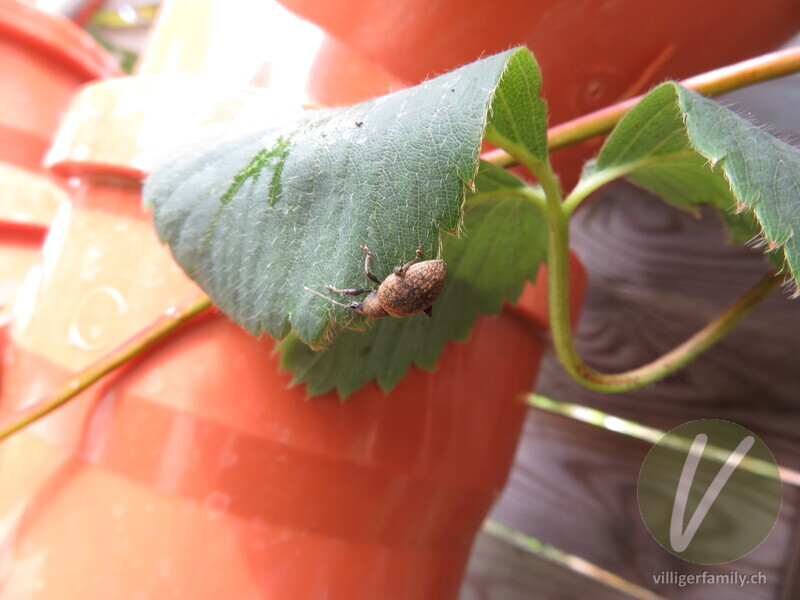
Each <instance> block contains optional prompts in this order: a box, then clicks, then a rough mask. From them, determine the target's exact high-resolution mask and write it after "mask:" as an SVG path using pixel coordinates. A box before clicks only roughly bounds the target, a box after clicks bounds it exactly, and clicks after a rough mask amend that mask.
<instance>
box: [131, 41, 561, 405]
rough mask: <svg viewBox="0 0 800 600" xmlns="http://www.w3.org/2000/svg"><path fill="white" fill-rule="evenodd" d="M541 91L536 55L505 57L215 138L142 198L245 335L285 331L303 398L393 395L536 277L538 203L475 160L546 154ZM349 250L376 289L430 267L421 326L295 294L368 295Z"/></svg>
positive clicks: (166, 168)
mask: <svg viewBox="0 0 800 600" xmlns="http://www.w3.org/2000/svg"><path fill="white" fill-rule="evenodd" d="M540 84H541V78H540V75H539V71H538V67H537V66H536V62H535V60H534V59H533V56H532V55H531V54H530V53H529V52H528V51H527V50H524V49H516V50H510V51H508V52H505V53H502V54H498V55H496V56H492V57H489V58H487V59H484V60H481V61H478V62H476V63H473V64H471V65H467V66H465V67H462V68H461V69H458V70H456V71H453V72H452V73H448V74H446V75H443V76H441V77H437V78H436V79H432V80H430V81H428V82H425V83H423V84H421V85H419V86H417V87H415V88H410V89H407V90H403V91H401V92H398V93H395V94H392V95H389V96H386V97H383V98H378V99H375V100H372V101H369V102H365V103H362V104H359V105H357V106H354V107H350V108H345V109H337V110H330V111H317V112H313V113H308V114H306V115H305V116H304V117H303V118H301V119H299V120H296V121H294V122H291V123H267V124H264V123H257V124H254V123H244V124H239V125H237V126H230V125H228V126H225V127H222V128H218V129H216V130H214V131H211V132H209V133H208V134H207V135H206V136H205V137H204V138H201V139H200V140H196V141H193V142H192V143H191V144H186V145H184V146H183V147H182V148H179V149H178V150H177V151H176V152H175V153H174V154H173V156H172V157H171V158H169V159H167V160H166V161H164V163H163V164H162V165H161V166H160V167H159V168H158V169H156V170H155V171H154V173H153V174H152V175H151V176H150V177H149V178H148V180H147V182H146V185H145V190H144V196H145V202H146V204H148V205H150V206H152V207H153V217H154V220H155V223H156V228H157V230H158V233H159V235H160V237H161V239H162V240H164V241H166V242H167V243H168V244H169V245H170V248H171V250H172V253H173V255H174V256H175V258H176V260H177V261H178V263H179V264H180V265H181V267H183V269H184V270H185V271H186V272H187V273H188V274H189V276H190V277H192V278H193V279H194V280H195V281H197V282H198V283H199V284H200V286H201V287H202V288H203V289H204V290H205V291H206V292H207V293H208V294H209V296H210V297H211V299H212V300H213V301H214V303H215V304H216V305H217V306H218V307H219V308H221V309H222V310H223V311H224V312H225V313H226V314H228V315H229V316H230V317H231V318H233V319H234V320H235V321H236V322H238V323H239V324H241V325H243V326H244V327H245V328H247V329H248V330H249V331H250V332H251V333H253V334H256V335H257V334H260V333H262V332H264V331H266V332H267V333H269V334H270V335H271V336H273V337H275V338H278V339H282V338H284V337H286V336H287V335H288V334H290V333H291V335H289V337H288V338H287V339H286V340H285V342H284V343H283V344H282V345H281V348H282V350H283V352H284V357H283V364H284V365H286V366H288V367H290V368H293V369H295V371H296V372H295V381H305V382H308V384H309V388H308V389H309V391H310V393H312V394H315V393H321V392H324V391H326V390H329V389H332V388H336V389H338V390H339V391H340V393H341V394H342V395H347V394H349V393H351V392H352V391H354V390H355V389H357V388H358V387H360V386H361V385H363V384H364V383H365V382H366V381H368V380H370V379H377V381H378V383H379V384H380V385H381V387H382V388H384V389H386V390H388V389H390V388H391V387H392V386H393V385H395V384H396V383H397V382H398V381H399V380H400V378H402V376H403V375H404V373H405V372H406V370H407V369H408V367H409V366H410V365H411V364H412V363H416V364H418V365H420V366H421V367H423V368H428V369H430V368H433V367H434V365H435V363H436V360H437V358H438V356H439V354H440V353H441V350H442V349H443V347H444V345H445V342H446V341H447V339H456V340H464V339H466V338H467V337H468V335H469V330H470V328H471V326H472V323H473V322H474V320H475V318H476V316H477V314H478V313H479V312H482V313H486V314H495V313H497V312H498V311H499V310H500V309H501V307H502V305H503V302H504V301H505V300H511V301H514V300H516V299H517V298H518V297H519V294H520V292H521V289H522V286H523V284H524V282H525V280H526V279H530V280H532V279H533V278H535V275H536V271H537V269H538V265H539V263H540V262H541V260H542V257H543V255H544V242H545V240H544V235H545V234H544V226H543V222H542V220H541V216H540V215H539V214H538V213H537V208H536V204H535V202H532V201H531V199H530V195H529V196H528V197H527V198H525V199H523V195H521V193H520V188H522V187H523V186H524V184H523V183H522V182H521V181H520V180H519V179H517V178H516V177H514V176H513V175H511V174H509V173H506V172H505V171H503V170H502V169H499V168H497V167H493V166H492V165H488V164H482V165H481V166H480V172H479V161H478V156H479V153H480V150H481V143H482V140H483V136H484V133H485V131H486V130H487V129H491V130H492V131H493V132H494V133H495V135H498V136H502V137H504V139H505V138H506V137H507V138H508V139H510V140H512V142H513V144H514V145H515V148H520V149H522V151H524V152H526V153H528V154H529V155H530V156H535V157H540V158H546V156H547V145H546V121H545V116H546V111H545V106H544V102H543V101H542V100H541V99H540V98H539V97H538V93H539V87H540ZM476 190H477V191H476ZM529 191H530V190H529ZM532 193H533V195H535V191H533V192H532ZM467 197H469V199H470V200H469V202H470V204H469V207H468V208H467V209H466V211H465V210H464V203H465V200H466V199H467ZM453 232H458V234H459V235H460V236H461V237H456V236H454V235H453ZM361 245H367V246H369V247H370V249H371V250H372V251H373V254H374V259H373V271H374V272H375V274H376V275H377V276H378V277H379V278H383V277H385V276H386V275H388V274H389V273H391V271H392V268H393V267H394V266H395V265H400V264H403V263H405V262H406V261H408V260H409V259H410V258H411V257H413V254H414V251H415V250H416V249H417V248H419V247H422V248H423V252H424V258H434V257H435V256H436V255H437V254H441V256H442V258H444V260H445V261H446V262H447V263H448V278H447V283H446V286H445V289H444V291H443V293H442V296H441V297H440V299H439V300H438V302H437V303H436V304H435V306H434V317H433V319H430V320H429V319H426V318H425V317H424V316H422V315H417V316H415V317H411V318H406V319H393V318H386V319H382V320H380V321H376V322H374V323H369V322H368V320H367V319H366V318H364V317H361V316H357V315H354V314H353V313H352V312H351V311H349V310H348V309H346V308H342V307H339V306H335V305H333V304H331V303H328V302H326V301H325V300H323V299H322V298H320V297H319V296H316V295H314V294H311V293H308V292H307V291H305V290H304V288H306V287H308V288H310V289H313V290H317V291H325V293H326V295H329V297H333V296H334V294H328V292H327V291H326V290H325V286H326V285H327V284H331V285H335V286H336V287H340V288H348V287H350V288H362V287H374V286H373V285H372V284H368V283H369V282H367V281H366V279H365V277H364V274H363V254H362V252H361V250H360V249H359V247H360V246H361ZM336 299H337V300H340V299H341V298H336ZM343 328H348V329H352V330H359V329H364V328H366V331H365V332H363V333H362V332H356V331H344V332H342V329H343ZM337 334H340V335H338V337H337ZM309 346H312V347H317V348H319V347H326V346H329V349H328V350H327V351H324V352H320V351H316V350H312V348H310V347H309Z"/></svg>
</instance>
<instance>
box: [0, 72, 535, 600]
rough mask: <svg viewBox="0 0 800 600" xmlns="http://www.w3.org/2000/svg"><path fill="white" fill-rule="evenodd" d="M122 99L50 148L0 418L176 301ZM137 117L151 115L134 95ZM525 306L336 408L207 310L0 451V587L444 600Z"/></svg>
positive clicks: (502, 472)
mask: <svg viewBox="0 0 800 600" xmlns="http://www.w3.org/2000/svg"><path fill="white" fill-rule="evenodd" d="M137 79H140V78H137ZM145 80H146V78H145ZM130 81H132V80H128V82H125V81H121V82H105V83H102V84H97V85H95V86H92V87H91V88H87V89H86V90H84V92H83V93H82V94H81V95H80V96H79V97H78V99H77V100H76V107H75V108H74V110H73V111H72V112H71V114H72V115H75V116H76V119H77V122H73V121H72V119H70V118H68V119H67V121H66V122H65V126H64V129H62V134H63V136H62V137H63V139H60V140H59V142H58V143H57V144H56V146H55V150H54V154H53V155H52V160H53V162H54V168H55V169H57V170H59V171H60V172H64V173H68V174H69V175H71V176H72V177H73V178H74V180H75V181H76V185H77V187H76V190H75V194H74V197H73V199H72V201H71V203H70V204H69V205H67V206H68V208H66V209H64V210H62V211H60V212H59V216H58V218H57V219H56V221H55V222H54V224H53V227H52V229H51V231H50V233H49V238H48V243H47V244H46V245H45V254H44V263H43V267H44V268H43V269H41V271H40V273H41V278H40V279H39V281H38V282H35V283H32V284H31V290H30V291H29V294H30V298H31V299H32V308H31V310H30V311H28V312H26V313H24V314H15V322H14V324H13V327H12V331H11V336H12V338H13V342H14V343H13V344H12V345H11V346H12V350H11V352H10V356H9V360H8V361H7V365H6V366H7V372H6V377H5V380H4V382H3V397H2V400H1V402H2V403H3V404H4V406H5V409H7V410H13V409H15V408H19V407H21V406H24V405H27V404H29V403H31V402H34V401H36V400H37V399H38V398H39V397H41V395H42V394H43V393H45V392H46V391H48V390H50V389H52V388H53V387H55V386H56V385H57V384H59V383H60V382H62V381H63V380H64V379H65V378H66V377H68V376H69V375H71V374H72V373H74V372H76V371H77V370H78V369H80V368H81V367H82V366H84V365H86V364H87V363H89V362H90V361H91V360H93V359H94V358H96V357H97V356H98V355H100V354H101V353H103V352H104V351H105V350H107V349H109V348H110V347H112V346H114V345H115V344H118V343H119V342H121V341H122V340H124V339H125V338H126V337H127V336H129V335H130V334H132V333H133V332H135V331H137V330H138V329H140V328H141V327H143V326H144V325H146V324H147V323H148V322H149V321H150V320H152V319H153V318H155V317H156V316H158V315H159V314H161V313H163V312H164V311H165V310H166V309H168V307H170V306H172V305H174V304H175V303H177V302H179V301H181V300H182V299H185V298H187V297H190V296H192V295H193V294H194V293H195V292H196V288H195V286H194V284H193V283H192V282H190V281H189V280H188V279H187V278H186V277H185V276H184V275H183V273H182V272H181V271H180V269H179V268H178V267H177V266H176V265H175V263H174V262H173V261H172V258H171V257H170V255H169V252H168V250H167V249H166V248H165V247H164V246H162V245H161V244H160V243H159V242H158V240H157V239H156V236H155V233H154V231H153V227H152V225H151V223H150V219H149V215H148V214H147V213H146V212H145V211H144V210H143V209H142V208H141V205H140V197H139V193H140V182H141V178H140V177H139V176H138V175H137V174H138V168H137V166H136V161H135V160H134V159H133V158H131V159H130V160H127V159H126V160H123V159H122V158H120V157H119V156H117V157H116V158H115V157H114V155H113V153H114V152H118V151H119V149H120V148H125V147H129V146H131V145H132V140H131V138H130V136H132V135H134V134H136V135H135V136H134V137H135V138H136V139H144V138H147V137H148V136H147V132H146V130H145V128H143V126H141V124H140V125H138V126H133V124H134V123H135V119H133V120H132V121H130V122H129V123H128V122H127V121H126V116H125V115H124V114H122V113H123V112H124V111H121V110H120V106H122V104H121V103H122V102H123V101H122V100H121V99H124V106H125V107H127V109H130V107H131V106H132V104H136V103H137V99H136V98H135V96H132V95H131V89H128V87H127V86H128V85H129V83H130ZM131 85H133V86H134V87H135V86H136V85H138V84H136V83H135V82H134V83H133V84H131ZM180 87H181V88H186V87H187V86H186V85H182V86H180ZM173 92H175V90H172V91H168V92H165V93H164V97H174V95H175V93H177V92H175V93H173ZM190 96H191V97H194V98H202V97H204V96H203V95H198V94H195V93H192V94H190ZM139 100H140V101H141V102H142V103H143V104H155V105H158V104H159V102H158V101H157V99H156V100H154V97H153V92H152V90H150V92H149V93H148V94H147V95H146V97H143V98H140V99H139ZM88 107H91V108H92V109H91V110H88V109H87V108H88ZM126 123H127V125H126ZM87 131H88V133H87ZM92 132H94V133H93V134H92ZM114 132H116V136H118V139H111V140H110V139H109V138H114V137H115V136H114ZM126 132H127V133H126ZM86 149H88V152H87V151H86ZM133 155H136V153H135V152H134V153H133ZM133 155H132V156H133ZM136 156H138V155H136ZM528 293H529V294H532V297H537V298H541V295H542V294H543V289H542V287H541V286H540V287H538V288H536V291H531V292H528ZM525 306H527V307H528V308H518V309H514V308H508V309H507V310H505V311H504V312H503V314H501V315H500V316H498V317H493V318H481V319H479V320H478V322H477V324H476V326H475V328H474V330H473V333H472V337H471V339H470V341H469V342H468V343H464V344H457V343H449V344H448V345H447V348H446V350H445V353H444V354H443V356H442V358H441V360H440V361H439V363H438V365H437V368H436V370H435V371H432V372H426V371H422V370H419V369H412V371H411V372H410V373H409V374H408V376H407V377H406V378H405V379H404V380H403V381H402V382H401V384H400V385H399V386H398V387H397V388H396V389H395V390H394V391H393V392H392V393H390V394H388V395H384V394H383V393H382V392H380V391H379V389H378V388H377V387H376V386H374V385H368V386H366V387H365V388H363V389H362V390H360V391H359V392H357V393H356V394H355V395H354V396H353V397H352V398H350V399H349V400H348V401H347V402H345V403H342V402H341V401H340V400H339V399H338V397H336V396H334V395H327V396H323V397H320V398H314V399H310V400H309V399H307V398H306V396H305V391H304V388H303V387H302V386H299V387H290V385H289V383H290V374H289V373H287V372H281V371H279V369H278V357H277V356H276V355H275V353H274V343H273V341H272V340H270V339H268V338H262V339H254V338H252V337H250V336H249V335H248V334H246V333H245V332H244V331H243V330H241V329H240V328H239V327H238V326H236V325H235V324H233V323H231V322H230V321H229V320H228V319H226V318H225V317H224V316H222V315H220V314H216V313H215V314H210V315H206V316H203V317H201V318H198V319H196V320H195V321H194V322H191V323H189V324H187V325H186V326H184V327H183V329H182V330H180V331H179V332H178V333H177V334H175V335H173V336H172V337H170V338H169V339H168V340H166V341H165V342H162V343H161V344H160V345H159V346H157V347H156V348H155V349H153V350H151V351H150V352H149V353H147V354H146V355H145V356H144V357H142V358H141V359H139V360H137V361H135V362H134V363H133V364H131V365H129V366H128V367H127V368H125V369H124V370H123V371H121V372H119V373H118V374H116V375H113V376H111V377H109V378H108V379H107V380H105V381H103V382H101V383H100V384H99V385H97V386H96V387H95V388H93V389H90V390H89V391H88V392H86V393H84V394H82V395H81V396H80V398H79V399H77V400H76V401H75V402H74V403H73V404H71V405H69V406H68V407H66V408H64V409H62V410H60V411H59V412H58V413H56V414H54V415H52V416H50V417H48V418H47V419H45V420H44V421H42V422H41V423H39V424H37V425H36V426H34V427H33V428H31V429H29V430H27V431H25V432H23V433H21V434H19V435H17V436H16V437H14V438H13V439H12V440H10V441H9V442H7V443H6V444H4V445H3V446H0V522H2V523H3V524H4V528H3V535H4V536H5V539H4V561H3V562H2V564H0V589H2V590H3V591H4V592H5V593H6V594H7V596H8V597H9V598H26V599H44V598H58V599H59V600H65V599H66V600H69V599H71V598H74V599H79V598H80V599H84V598H142V599H159V600H161V599H163V598H169V597H172V598H191V599H192V600H202V599H209V600H211V599H214V600H216V599H218V598H222V597H232V598H237V599H256V598H258V599H262V598H287V599H289V598H291V599H293V600H302V599H309V600H311V599H314V600H316V599H318V598H323V597H324V598H329V599H332V600H345V599H346V600H358V599H365V600H366V599H370V600H373V599H375V598H393V599H398V600H403V599H408V600H411V599H414V600H425V599H431V600H433V599H436V600H442V599H447V598H454V597H455V596H456V594H457V592H458V589H459V585H460V580H461V575H462V572H463V569H464V565H465V562H466V558H467V555H468V552H469V550H470V545H471V542H472V539H473V536H474V535H475V533H476V531H477V529H478V527H479V526H480V523H481V521H482V519H483V518H484V516H485V515H486V513H487V511H488V510H489V508H490V506H491V504H492V502H493V500H494V499H495V498H496V496H497V495H498V493H499V491H500V489H501V488H502V486H503V484H504V482H505V479H506V476H507V473H508V470H509V468H510V465H511V461H512V457H513V454H514V449H515V446H516V441H517V438H518V435H519V432H520V428H521V425H522V421H523V418H524V415H525V405H524V404H523V403H522V402H521V400H520V398H521V396H522V394H524V393H526V392H528V391H529V390H530V389H531V388H532V385H533V382H534V379H535V374H536V370H537V366H538V363H539V360H540V358H541V354H542V347H543V344H544V338H545V335H544V333H545V326H544V320H545V316H544V315H543V313H542V310H541V303H539V304H537V302H536V301H534V300H530V301H529V302H528V303H527V304H526V305H525Z"/></svg>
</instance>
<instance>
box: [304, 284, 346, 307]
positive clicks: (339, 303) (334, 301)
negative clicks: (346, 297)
mask: <svg viewBox="0 0 800 600" xmlns="http://www.w3.org/2000/svg"><path fill="white" fill-rule="evenodd" d="M303 289H304V290H305V291H307V292H311V293H312V294H316V295H317V296H319V297H320V298H325V300H327V301H328V302H330V303H331V304H338V305H339V306H344V307H345V308H350V307H349V306H347V304H342V303H341V302H337V301H336V300H334V299H333V298H328V297H327V296H326V295H325V294H321V293H319V292H318V291H316V290H312V289H311V288H307V287H304V288H303Z"/></svg>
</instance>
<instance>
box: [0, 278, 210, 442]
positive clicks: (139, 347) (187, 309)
mask: <svg viewBox="0 0 800 600" xmlns="http://www.w3.org/2000/svg"><path fill="white" fill-rule="evenodd" d="M210 307H211V300H210V299H209V297H208V296H206V295H205V294H203V293H200V294H198V295H197V296H195V297H194V298H192V299H190V300H188V301H186V302H184V303H183V304H181V305H180V306H177V307H174V308H171V309H169V310H167V311H166V312H165V313H164V314H163V315H161V316H160V317H159V318H158V319H156V320H155V321H153V322H152V323H151V324H150V325H148V326H147V327H145V328H144V329H142V330H141V331H139V332H138V333H137V334H136V335H135V336H133V337H132V338H130V339H129V340H127V341H126V342H124V343H123V344H121V345H120V346H117V348H115V349H114V350H112V351H111V352H109V353H107V354H104V355H103V356H102V357H100V359H98V360H97V361H96V362H94V363H92V364H91V365H89V366H88V367H86V368H85V369H83V370H82V371H80V372H79V373H77V374H76V375H74V376H73V377H72V378H70V379H69V380H68V381H66V382H64V384H63V385H61V386H60V387H59V388H57V389H56V390H54V391H53V392H52V393H51V394H49V395H48V396H46V397H45V398H43V399H41V400H39V401H38V402H36V403H35V404H32V405H30V406H26V407H25V408H23V409H21V410H19V411H17V412H15V413H12V414H11V415H8V416H7V417H5V418H4V419H3V420H2V421H0V442H2V441H3V440H4V439H6V438H7V437H9V436H11V435H13V434H15V433H17V432H18V431H21V430H22V429H25V428H26V427H28V426H29V425H32V424H33V423H35V422H36V421H38V420H39V419H41V418H42V417H44V416H46V415H49V414H50V413H51V412H53V411H54V410H56V409H57V408H59V407H61V406H63V405H64V404H66V403H67V402H68V401H69V400H71V399H72V398H74V397H75V396H76V395H78V394H79V393H80V392H82V391H83V390H85V389H86V388H88V387H89V386H91V385H92V384H93V383H95V382H97V381H98V380H99V379H101V378H103V377H104V376H105V375H107V374H108V373H110V372H111V371H113V370H115V369H117V368H118V367H120V366H122V365H123V364H125V363H126V362H128V361H130V360H131V359H133V358H134V357H136V356H138V355H140V354H141V353H143V352H144V351H145V350H147V349H148V348H150V347H152V346H153V345H154V344H156V343H157V342H159V341H160V340H162V339H164V338H165V337H166V336H168V335H169V334H170V333H172V332H173V331H175V330H176V329H177V328H178V327H180V326H181V325H183V324H184V323H186V322H187V321H188V320H190V319H192V318H193V317H195V316H197V315H199V314H200V313H202V312H203V311H205V310H207V309H208V308H210Z"/></svg>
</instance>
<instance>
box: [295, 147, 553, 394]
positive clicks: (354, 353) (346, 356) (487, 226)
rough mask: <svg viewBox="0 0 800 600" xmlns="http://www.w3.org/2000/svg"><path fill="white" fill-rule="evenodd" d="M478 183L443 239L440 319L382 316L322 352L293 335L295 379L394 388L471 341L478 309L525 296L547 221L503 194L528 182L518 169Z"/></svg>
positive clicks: (540, 256)
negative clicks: (455, 230) (373, 382)
mask: <svg viewBox="0 0 800 600" xmlns="http://www.w3.org/2000/svg"><path fill="white" fill-rule="evenodd" d="M475 183H476V188H477V191H476V193H475V194H473V195H472V196H471V197H470V198H469V199H468V200H467V205H466V210H465V214H464V234H463V235H462V236H461V237H456V236H452V235H448V236H446V237H445V239H444V243H443V250H442V258H443V259H444V260H445V261H446V262H447V269H448V275H447V282H446V284H445V288H444V290H443V291H442V295H441V296H440V297H439V300H438V302H437V303H436V304H435V305H434V311H433V318H431V319H427V318H426V317H424V316H422V315H416V316H414V317H411V318H407V319H382V320H380V321H376V322H375V323H374V324H373V325H372V326H371V327H370V328H369V329H367V330H366V331H364V332H355V331H346V332H344V333H342V334H341V335H339V336H338V337H337V338H336V339H335V340H334V342H333V344H331V346H330V347H329V348H328V349H326V350H322V351H314V350H312V349H311V348H309V347H308V346H306V345H305V344H303V343H302V342H301V341H300V340H298V339H297V338H296V337H293V336H290V337H289V338H288V339H287V340H286V341H284V342H283V343H282V344H281V350H282V351H283V358H282V366H283V367H284V368H286V369H292V370H293V371H294V382H295V383H299V382H303V383H306V384H307V389H308V392H309V393H310V394H320V393H323V392H327V391H329V390H331V389H336V390H337V391H338V392H339V395H340V396H342V397H346V396H347V395H349V394H350V393H352V392H353V391H355V390H357V389H358V388H359V387H361V386H362V385H363V384H365V383H366V382H367V381H368V380H370V379H372V378H373V377H375V378H376V379H377V382H378V384H379V385H380V386H381V388H382V389H384V390H390V389H391V388H392V387H393V386H394V385H396V384H397V382H398V381H399V380H400V379H401V378H402V377H403V375H404V374H405V372H406V371H407V370H408V368H409V367H410V366H411V364H412V363H415V364H417V365H418V366H420V367H422V368H424V369H432V368H434V366H435V365H436V359H437V358H438V356H439V354H440V353H441V351H442V349H443V347H444V343H445V341H446V340H447V339H453V340H458V341H464V340H466V339H467V338H468V337H469V332H470V329H471V327H472V324H473V322H474V320H475V318H476V317H477V315H478V313H482V314H497V313H499V312H500V310H501V309H502V307H503V303H504V301H506V300H508V301H510V302H515V301H516V300H517V299H518V298H519V296H520V294H521V293H522V288H523V285H524V282H525V281H526V280H528V281H533V280H534V279H535V278H536V274H537V271H538V269H539V265H540V264H541V263H542V261H543V260H544V255H545V239H546V237H545V236H546V226H545V220H544V218H543V215H542V214H541V212H540V211H539V209H538V208H537V207H536V205H535V204H534V203H532V202H531V201H530V200H528V199H524V198H522V197H521V196H519V195H506V196H503V193H504V192H505V193H506V194H514V192H515V191H516V190H517V189H518V188H520V187H521V186H523V185H524V184H523V182H521V181H520V180H519V179H517V178H516V177H515V176H514V175H511V174H510V173H507V172H506V171H504V170H502V169H499V168H498V167H494V166H492V165H489V164H487V163H481V169H480V171H479V173H478V176H477V177H476V179H475ZM484 198H485V199H484Z"/></svg>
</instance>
